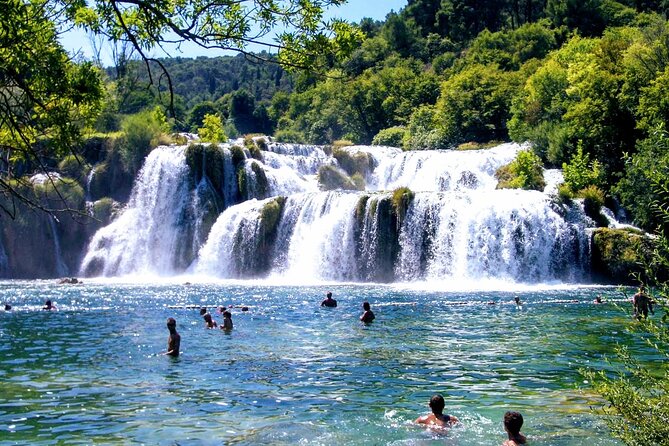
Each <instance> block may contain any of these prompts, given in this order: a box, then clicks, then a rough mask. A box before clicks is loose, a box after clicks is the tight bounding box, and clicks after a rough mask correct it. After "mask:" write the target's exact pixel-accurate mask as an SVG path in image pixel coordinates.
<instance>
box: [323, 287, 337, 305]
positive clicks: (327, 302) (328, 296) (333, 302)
mask: <svg viewBox="0 0 669 446" xmlns="http://www.w3.org/2000/svg"><path fill="white" fill-rule="evenodd" d="M336 306H337V301H336V300H334V299H333V298H332V293H331V292H329V291H328V294H326V298H325V300H324V301H323V302H321V307H330V308H335V307H336Z"/></svg>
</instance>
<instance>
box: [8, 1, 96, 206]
mask: <svg viewBox="0 0 669 446" xmlns="http://www.w3.org/2000/svg"><path fill="white" fill-rule="evenodd" d="M59 11H60V10H59V9H58V8H57V7H56V6H50V5H48V4H44V3H41V2H29V3H26V2H24V1H23V0H8V1H4V2H2V7H1V8H0V96H1V97H2V100H0V158H1V159H2V161H1V163H2V164H0V195H2V196H4V198H5V199H4V200H2V204H0V208H1V209H2V210H3V211H4V213H5V214H6V215H8V216H10V217H12V218H13V217H14V216H15V215H16V209H17V208H16V205H17V202H18V203H23V204H25V205H27V206H28V207H33V208H38V209H42V210H46V211H54V210H57V209H59V207H58V206H54V207H51V206H49V205H47V204H45V203H42V202H39V201H36V200H33V199H31V198H30V197H29V196H28V195H26V194H24V193H23V192H22V191H21V188H20V187H18V186H19V184H20V183H22V182H24V180H23V179H22V177H23V175H25V174H29V173H31V172H32V171H33V170H34V169H37V170H39V171H41V172H43V173H46V174H47V178H48V181H49V182H50V184H51V185H53V186H54V188H55V190H56V194H57V193H58V188H56V187H55V186H56V182H55V178H54V177H53V176H51V175H49V174H48V172H49V166H50V165H51V164H52V160H53V159H54V158H55V159H59V158H61V157H63V156H64V155H65V154H67V153H69V152H70V150H71V148H72V147H73V146H74V145H75V144H76V143H77V141H78V139H79V137H80V132H81V129H82V128H83V127H85V126H87V125H91V124H92V123H93V118H94V117H95V116H96V115H97V113H98V112H99V111H100V109H101V106H102V98H103V89H102V85H101V81H100V73H99V72H98V70H97V69H96V68H95V67H94V66H93V65H92V64H90V63H83V64H75V63H73V62H72V61H71V60H70V59H69V57H68V55H67V53H66V52H65V51H64V50H63V48H62V47H61V46H60V44H59V43H58V40H57V31H56V25H55V23H54V22H53V21H52V20H50V17H51V16H52V15H53V14H58V13H59ZM26 184H27V183H26ZM51 203H52V202H51ZM62 204H63V205H64V206H66V203H65V202H64V201H63V202H62Z"/></svg>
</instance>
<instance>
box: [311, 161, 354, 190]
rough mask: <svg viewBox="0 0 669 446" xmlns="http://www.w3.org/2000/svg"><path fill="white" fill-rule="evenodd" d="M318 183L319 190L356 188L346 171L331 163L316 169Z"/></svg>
mask: <svg viewBox="0 0 669 446" xmlns="http://www.w3.org/2000/svg"><path fill="white" fill-rule="evenodd" d="M318 184H319V186H320V188H321V190H325V191H327V190H337V189H342V190H358V186H357V185H356V184H355V183H354V182H353V180H351V178H350V177H349V176H348V175H346V172H344V171H343V170H341V169H339V168H337V167H336V166H332V165H324V166H321V167H320V169H318Z"/></svg>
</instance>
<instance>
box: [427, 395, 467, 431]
mask: <svg viewBox="0 0 669 446" xmlns="http://www.w3.org/2000/svg"><path fill="white" fill-rule="evenodd" d="M429 406H430V409H431V410H432V413H430V414H427V415H423V416H421V417H418V418H417V419H416V423H418V424H425V425H427V426H428V427H438V428H442V429H443V428H447V427H451V426H453V425H454V424H455V423H458V422H459V421H460V420H458V419H457V417H454V416H453V415H444V407H446V402H445V401H444V397H443V396H441V395H439V394H436V395H433V396H432V398H430V403H429Z"/></svg>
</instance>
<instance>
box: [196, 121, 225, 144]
mask: <svg viewBox="0 0 669 446" xmlns="http://www.w3.org/2000/svg"><path fill="white" fill-rule="evenodd" d="M198 134H199V135H200V139H201V140H202V141H204V142H213V143H219V142H225V141H226V140H227V139H228V138H227V136H225V132H224V131H223V123H222V122H221V117H220V116H218V115H205V116H204V120H203V121H202V128H200V129H198Z"/></svg>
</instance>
